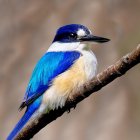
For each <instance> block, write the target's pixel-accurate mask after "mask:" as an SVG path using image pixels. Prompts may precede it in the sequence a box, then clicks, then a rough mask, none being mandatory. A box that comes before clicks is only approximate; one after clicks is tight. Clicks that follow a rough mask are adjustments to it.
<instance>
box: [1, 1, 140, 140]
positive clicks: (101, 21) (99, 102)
mask: <svg viewBox="0 0 140 140" xmlns="http://www.w3.org/2000/svg"><path fill="white" fill-rule="evenodd" d="M70 23H80V24H83V25H86V26H87V27H89V28H90V29H91V31H92V32H93V33H94V34H96V35H100V36H104V37H107V38H110V39H111V41H110V42H109V43H106V44H99V45H94V46H93V51H94V52H95V53H96V56H97V59H98V63H99V66H98V72H101V71H102V70H104V69H105V68H107V67H108V66H109V65H111V64H113V63H115V62H116V61H117V60H118V59H119V58H120V57H121V56H123V55H124V54H126V53H128V52H130V51H131V50H133V49H134V48H135V47H136V46H137V45H138V43H140V38H139V36H140V0H135V1H133V0H105V1H103V0H69V1H66V0H51V1H49V0H28V1H25V0H24V1H23V0H0V140H4V139H5V138H6V136H7V135H8V133H9V132H10V131H11V130H12V128H13V127H14V125H15V124H16V122H17V121H18V120H19V118H20V117H21V116H22V114H23V112H24V111H22V112H19V111H18V107H19V105H20V104H21V102H22V99H23V96H24V93H25V90H26V86H27V83H28V80H29V78H30V75H31V73H32V70H33V68H34V66H35V64H36V62H37V61H38V59H39V58H40V57H41V56H42V55H43V54H44V53H45V52H46V50H47V48H48V46H49V45H50V44H51V41H52V40H53V37H54V34H55V31H56V29H57V28H58V27H60V26H62V25H64V24H70ZM139 80H140V65H138V66H136V67H134V68H133V69H131V70H130V71H129V72H127V74H125V76H122V77H120V78H118V79H117V80H115V81H113V82H112V83H110V84H109V85H107V86H106V87H104V88H103V89H101V90H100V91H98V92H97V93H94V94H93V95H91V96H90V97H89V98H87V99H86V100H84V101H83V102H81V103H80V104H78V106H77V107H76V109H75V110H73V111H71V113H69V114H67V113H65V114H64V115H63V116H61V117H60V118H58V119H57V120H56V121H54V122H52V123H51V124H49V125H48V126H46V127H45V128H44V129H42V130H41V131H40V132H39V133H38V134H37V135H35V136H34V138H33V140H38V139H40V140H45V139H46V140H66V139H67V140H139V139H140V82H139Z"/></svg>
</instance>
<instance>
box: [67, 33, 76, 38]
mask: <svg viewBox="0 0 140 140" xmlns="http://www.w3.org/2000/svg"><path fill="white" fill-rule="evenodd" d="M69 37H70V38H75V39H76V38H77V35H76V34H74V33H71V34H70V35H69Z"/></svg>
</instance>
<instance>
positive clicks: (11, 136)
mask: <svg viewBox="0 0 140 140" xmlns="http://www.w3.org/2000/svg"><path fill="white" fill-rule="evenodd" d="M39 106H40V101H37V100H36V101H35V102H33V103H32V104H31V105H30V106H28V108H27V110H26V112H25V114H24V115H23V117H22V118H21V119H20V120H19V122H18V123H17V124H16V126H15V128H14V129H13V130H12V132H11V133H10V134H9V136H8V137H7V140H14V138H15V136H16V135H17V134H18V133H19V132H20V131H21V129H22V128H23V127H24V125H25V124H26V123H27V122H28V120H29V119H30V118H31V117H32V115H33V114H34V112H35V111H36V110H37V109H38V108H39Z"/></svg>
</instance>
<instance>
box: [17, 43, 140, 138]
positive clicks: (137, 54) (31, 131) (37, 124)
mask: <svg viewBox="0 0 140 140" xmlns="http://www.w3.org/2000/svg"><path fill="white" fill-rule="evenodd" d="M138 63H140V45H138V47H137V48H136V49H135V50H134V51H132V52H131V53H129V54H127V55H125V56H123V57H122V58H121V59H120V60H119V61H117V62H116V63H115V64H114V65H111V66H110V67H108V68H107V69H106V70H104V71H103V72H101V73H99V74H98V75H97V76H96V77H94V78H93V79H92V80H91V81H89V82H87V83H86V84H85V85H84V86H83V87H82V88H81V89H80V91H78V92H77V93H75V94H74V95H73V98H72V99H71V100H68V101H67V102H66V105H65V106H64V107H63V108H59V109H57V110H53V111H50V112H49V114H45V113H44V114H41V115H38V116H37V117H36V118H35V119H31V120H30V121H29V122H28V123H27V124H26V126H25V127H24V128H23V129H22V130H21V132H20V133H19V134H18V135H17V136H16V137H15V140H27V139H30V138H32V137H33V136H34V135H35V134H36V133H37V132H38V131H40V130H41V129H42V128H43V127H45V126H46V125H47V124H49V123H50V122H52V121H54V120H55V119H56V118H58V117H60V116H61V115H62V114H63V113H64V112H65V111H68V110H70V109H71V108H73V107H75V106H76V104H78V103H79V102H80V101H82V100H83V99H85V98H86V97H88V96H89V95H91V94H92V93H93V92H95V91H98V90H100V89H101V88H102V87H104V86H105V85H107V84H109V83H110V82H111V81H113V80H114V79H116V78H117V77H120V76H122V75H123V74H125V73H126V72H127V71H128V70H129V69H130V68H132V67H134V66H135V65H137V64H138Z"/></svg>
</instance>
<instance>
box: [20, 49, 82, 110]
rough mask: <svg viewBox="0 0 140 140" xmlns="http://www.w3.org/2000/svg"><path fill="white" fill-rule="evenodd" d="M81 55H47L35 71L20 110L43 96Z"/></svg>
mask: <svg viewBox="0 0 140 140" xmlns="http://www.w3.org/2000/svg"><path fill="white" fill-rule="evenodd" d="M80 55H81V54H80V53H79V52H77V51H69V52H48V53H46V54H45V55H44V56H43V57H42V58H41V59H40V60H39V62H38V63H37V65H36V67H35V69H34V71H33V74H32V76H31V79H30V82H29V84H28V87H27V90H26V93H25V97H24V101H23V103H22V104H21V106H20V109H22V108H24V107H25V106H28V105H29V104H30V103H32V102H33V101H34V100H35V99H36V98H38V97H39V96H41V95H42V94H43V93H44V92H45V91H46V90H47V89H48V88H49V87H50V86H51V83H52V81H53V79H54V78H55V77H56V76H58V75H59V74H61V73H63V72H64V71H66V70H67V69H68V68H70V67H71V66H72V64H73V63H74V62H75V61H76V60H77V59H78V58H79V57H80Z"/></svg>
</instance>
